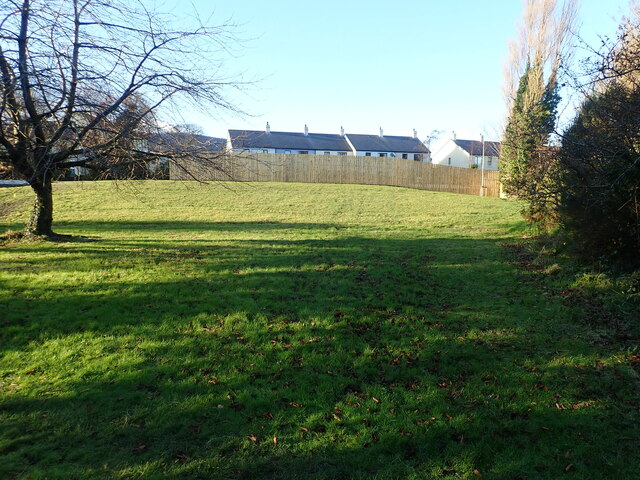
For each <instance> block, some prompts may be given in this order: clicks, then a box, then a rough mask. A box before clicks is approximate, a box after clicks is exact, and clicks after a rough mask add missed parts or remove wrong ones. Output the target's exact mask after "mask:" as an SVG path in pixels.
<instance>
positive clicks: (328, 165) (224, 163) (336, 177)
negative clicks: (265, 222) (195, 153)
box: [170, 153, 500, 197]
mask: <svg viewBox="0 0 640 480" xmlns="http://www.w3.org/2000/svg"><path fill="white" fill-rule="evenodd" d="M170 178H171V179H172V180H201V181H240V182H302V183H351V184H360V185H389V186H394V187H407V188H415V189H419V190H434V191H438V192H451V193H466V194H469V195H480V194H481V193H480V192H481V185H482V171H481V170H480V169H471V168H457V167H449V166H444V165H434V164H432V163H426V162H416V161H414V160H405V159H402V158H391V157H384V158H382V157H355V156H346V155H345V156H339V155H289V154H267V153H260V154H234V155H230V156H225V157H221V158H217V159H214V160H212V161H210V162H209V161H206V160H204V161H203V160H188V161H182V162H181V163H180V164H178V165H175V164H172V165H171V166H170ZM484 185H485V188H484V190H485V195H486V196H490V197H498V196H500V184H499V180H498V172H497V171H495V170H485V171H484Z"/></svg>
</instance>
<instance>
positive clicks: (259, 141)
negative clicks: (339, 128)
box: [229, 130, 351, 152]
mask: <svg viewBox="0 0 640 480" xmlns="http://www.w3.org/2000/svg"><path fill="white" fill-rule="evenodd" d="M229 137H230V138H231V145H232V146H233V148H278V149H284V150H334V151H341V152H347V151H350V150H351V148H350V147H349V144H348V143H347V141H346V140H345V138H344V137H342V136H340V135H337V134H329V133H309V134H308V135H305V134H304V133H295V132H271V133H267V132H265V131H256V130H229Z"/></svg>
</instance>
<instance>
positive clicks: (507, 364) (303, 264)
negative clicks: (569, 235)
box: [0, 182, 640, 479]
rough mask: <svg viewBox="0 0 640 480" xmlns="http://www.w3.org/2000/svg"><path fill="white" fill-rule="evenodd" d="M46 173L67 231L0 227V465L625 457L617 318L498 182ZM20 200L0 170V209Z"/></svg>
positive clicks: (507, 473)
mask: <svg viewBox="0 0 640 480" xmlns="http://www.w3.org/2000/svg"><path fill="white" fill-rule="evenodd" d="M55 195H56V207H55V208H56V214H55V218H56V230H57V231H58V232H59V233H63V234H71V235H75V236H77V237H76V239H75V240H73V241H69V242H60V243H47V242H33V243H27V242H17V243H9V244H6V245H5V246H3V247H0V248H1V250H0V260H1V262H2V263H1V267H2V268H1V270H0V312H2V313H1V315H0V317H1V320H0V322H1V323H0V325H1V331H0V374H1V379H0V382H1V383H0V424H1V425H2V428H1V429H0V478H33V479H37V478H82V479H84V478H207V479H208V478H216V479H217V478H220V479H226V478H229V479H236V478H292V479H295V478H318V479H320V478H323V479H336V478H362V479H365V478H366V479H390V478H480V476H482V477H483V478H504V479H515V478H527V479H534V478H548V479H556V478H571V479H578V478H580V479H582V478H588V479H597V478H621V479H626V478H636V477H637V475H638V472H637V465H638V464H639V463H640V454H639V451H640V449H639V447H640V444H639V438H640V432H639V427H638V407H639V402H638V399H639V395H638V386H639V383H638V376H637V367H638V363H639V362H638V360H639V357H638V352H637V350H635V347H634V345H635V344H634V340H633V339H632V338H633V337H630V336H628V335H627V336H626V337H625V336H624V335H623V334H622V333H621V332H623V333H624V332H627V330H624V331H623V330H621V326H620V324H619V323H616V322H612V321H610V319H609V318H605V317H606V315H605V313H603V312H607V310H606V309H604V308H596V307H594V304H593V302H590V303H589V302H587V303H585V302H582V301H580V302H577V301H574V300H575V298H574V297H575V295H574V292H576V291H578V290H577V288H573V289H567V288H565V287H564V283H563V282H565V280H566V278H567V275H568V274H567V272H566V271H564V270H563V269H565V268H569V267H564V266H562V265H554V266H553V268H550V267H549V266H545V265H542V266H540V268H538V266H537V265H536V262H535V261H532V260H531V259H530V258H528V257H527V256H526V254H525V253H524V251H523V250H522V248H521V242H522V240H521V238H520V237H521V235H522V233H523V228H524V227H523V225H522V222H521V221H520V219H519V214H518V211H519V206H518V205H517V204H515V203H512V202H504V201H501V200H498V199H491V198H477V197H471V196H460V195H452V194H441V193H432V192H420V191H412V190H406V189H397V188H385V187H367V186H346V185H302V184H250V185H235V186H233V187H232V188H231V189H228V188H225V187H224V186H220V185H213V186H201V185H188V184H186V183H173V182H138V183H131V184H125V185H124V186H123V187H121V189H115V188H114V187H113V185H112V184H110V183H101V182H95V183H59V184H57V185H56V194H55ZM29 201H30V193H29V191H28V190H26V189H5V190H1V191H0V204H2V205H5V206H10V207H7V208H5V209H4V210H3V212H4V213H3V214H0V215H3V216H2V217H0V230H9V229H18V228H20V226H21V223H22V222H24V220H25V219H26V215H27V212H28V209H29ZM80 236H81V237H80ZM505 245H508V247H507V246H505ZM534 260H535V259H534ZM569 276H570V275H569ZM567 292H571V294H568V293H567ZM586 298H590V297H589V295H586ZM601 313H602V315H603V318H597V316H598V315H599V314H601Z"/></svg>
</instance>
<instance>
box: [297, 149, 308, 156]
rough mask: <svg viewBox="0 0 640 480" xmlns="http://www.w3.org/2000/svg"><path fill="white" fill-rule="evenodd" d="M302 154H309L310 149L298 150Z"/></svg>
mask: <svg viewBox="0 0 640 480" xmlns="http://www.w3.org/2000/svg"><path fill="white" fill-rule="evenodd" d="M298 153H299V154H300V155H309V150H300V151H298Z"/></svg>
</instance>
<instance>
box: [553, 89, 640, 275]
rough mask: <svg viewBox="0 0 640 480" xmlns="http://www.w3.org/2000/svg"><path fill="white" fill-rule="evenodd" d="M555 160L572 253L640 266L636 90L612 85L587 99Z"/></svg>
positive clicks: (639, 92) (639, 95) (639, 93)
mask: <svg viewBox="0 0 640 480" xmlns="http://www.w3.org/2000/svg"><path fill="white" fill-rule="evenodd" d="M559 162H560V175H561V184H562V185H563V192H562V195H561V197H560V205H559V213H560V216H561V221H562V225H563V228H564V230H565V231H566V233H567V234H568V235H569V238H570V239H571V241H572V243H573V244H574V245H575V247H577V249H578V251H579V252H580V253H581V254H583V255H584V256H586V257H589V258H590V259H601V258H605V259H607V260H611V261H614V262H615V263H616V264H617V265H618V266H622V267H624V268H625V269H634V268H638V267H640V255H639V252H640V197H639V191H638V190H639V188H640V88H637V87H635V86H629V85H628V84H627V85H624V84H621V83H612V84H609V85H608V86H607V88H606V89H605V90H604V91H603V92H600V93H597V94H594V95H592V96H591V97H590V98H588V99H587V100H586V101H585V102H584V104H583V105H582V107H581V110H580V112H579V114H578V117H577V118H576V120H575V122H574V123H573V125H572V126H571V127H570V128H569V130H568V131H567V132H566V134H565V138H564V141H563V145H562V149H561V151H560V154H559Z"/></svg>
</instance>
